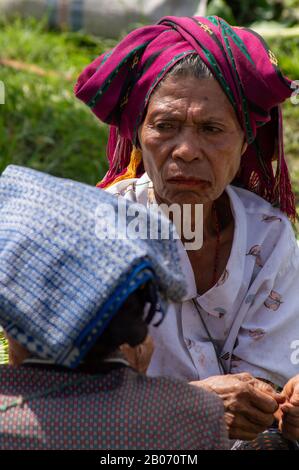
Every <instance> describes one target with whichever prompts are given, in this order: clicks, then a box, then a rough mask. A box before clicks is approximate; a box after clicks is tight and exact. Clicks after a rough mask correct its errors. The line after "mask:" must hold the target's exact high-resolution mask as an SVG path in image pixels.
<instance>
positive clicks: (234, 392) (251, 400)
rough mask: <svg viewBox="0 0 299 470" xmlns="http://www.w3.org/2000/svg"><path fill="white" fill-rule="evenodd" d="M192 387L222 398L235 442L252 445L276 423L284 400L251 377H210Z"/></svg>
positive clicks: (239, 375)
mask: <svg viewBox="0 0 299 470" xmlns="http://www.w3.org/2000/svg"><path fill="white" fill-rule="evenodd" d="M191 385H196V386H199V387H204V388H206V389H207V390H209V391H213V392H215V393H217V395H218V396H219V397H220V398H222V400H223V404H224V408H225V421H226V424H227V427H228V432H229V437H230V438H231V439H242V440H246V441H250V440H252V439H255V438H256V436H257V435H258V434H259V433H260V432H263V431H264V430H265V429H267V428H268V427H269V426H271V424H272V423H273V421H274V413H275V411H276V410H277V409H278V406H279V403H282V401H283V400H284V399H283V398H281V396H280V395H279V394H278V393H276V392H275V391H274V389H273V388H272V387H271V386H270V385H268V384H266V383H264V382H261V381H260V380H258V379H255V378H254V377H252V375H250V374H248V373H241V374H233V375H220V376H214V377H209V378H207V379H205V380H201V381H198V382H191Z"/></svg>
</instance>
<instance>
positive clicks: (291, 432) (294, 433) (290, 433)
mask: <svg viewBox="0 0 299 470" xmlns="http://www.w3.org/2000/svg"><path fill="white" fill-rule="evenodd" d="M281 432H282V435H283V437H285V438H286V439H289V440H290V441H295V440H297V439H299V428H298V427H296V426H292V425H291V424H286V425H284V424H283V425H282V429H281Z"/></svg>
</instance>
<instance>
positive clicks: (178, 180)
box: [166, 176, 210, 186]
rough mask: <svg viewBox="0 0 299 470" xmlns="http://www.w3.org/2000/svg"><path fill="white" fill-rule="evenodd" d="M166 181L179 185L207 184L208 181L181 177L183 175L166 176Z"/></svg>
mask: <svg viewBox="0 0 299 470" xmlns="http://www.w3.org/2000/svg"><path fill="white" fill-rule="evenodd" d="M166 181H167V183H170V184H175V185H180V186H208V185H210V182H209V181H207V180H202V179H200V178H191V177H190V178H185V177H184V178H183V177H181V176H180V177H174V178H168V179H167V180H166Z"/></svg>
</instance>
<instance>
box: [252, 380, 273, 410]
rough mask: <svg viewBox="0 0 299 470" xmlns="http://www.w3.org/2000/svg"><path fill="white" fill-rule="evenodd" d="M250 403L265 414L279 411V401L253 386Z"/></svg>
mask: <svg viewBox="0 0 299 470" xmlns="http://www.w3.org/2000/svg"><path fill="white" fill-rule="evenodd" d="M250 387H251V391H250V398H249V399H250V403H251V404H252V405H253V406H254V407H256V408H258V409H259V410H260V411H263V412H264V413H274V412H275V411H276V410H277V409H278V403H277V400H276V399H275V398H274V397H273V396H271V395H269V394H267V393H264V392H262V391H260V390H259V389H257V388H255V387H253V386H251V385H250Z"/></svg>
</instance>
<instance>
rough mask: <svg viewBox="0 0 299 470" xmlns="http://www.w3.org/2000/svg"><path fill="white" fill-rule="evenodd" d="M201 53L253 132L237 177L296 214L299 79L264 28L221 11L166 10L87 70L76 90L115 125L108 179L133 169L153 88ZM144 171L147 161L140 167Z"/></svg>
mask: <svg viewBox="0 0 299 470" xmlns="http://www.w3.org/2000/svg"><path fill="white" fill-rule="evenodd" d="M194 53H197V54H198V55H199V56H200V57H201V59H202V60H203V62H204V63H205V64H206V65H207V66H208V68H209V69H210V70H211V72H212V74H213V76H214V77H215V79H216V80H218V82H219V84H220V85H221V87H222V89H223V91H224V93H225V94H226V96H227V97H228V99H229V101H230V103H231V104H232V106H233V108H234V110H235V112H236V115H237V117H238V120H239V122H240V125H241V127H242V128H243V130H244V133H245V137H246V141H247V143H248V148H247V150H246V152H245V153H244V155H243V157H242V162H241V168H240V172H239V174H238V178H237V179H236V181H235V182H234V183H235V184H237V185H239V186H242V187H244V188H246V189H248V190H250V191H254V192H255V193H257V194H259V195H260V196H261V197H263V198H264V199H266V200H268V201H269V202H270V203H271V204H273V205H276V206H277V207H279V208H280V209H281V210H282V211H283V212H285V213H286V214H288V215H289V216H290V217H295V204H294V196H293V193H292V190H291V183H290V179H289V174H288V169H287V165H286V162H285V158H284V151H283V135H282V114H281V109H280V103H282V102H283V101H285V100H286V99H287V98H289V97H290V96H291V95H292V93H293V92H294V89H293V88H292V86H291V84H292V82H291V80H289V79H288V78H287V77H285V76H283V75H282V73H281V71H280V69H279V68H278V63H277V59H276V57H275V55H274V54H273V52H272V51H270V50H269V48H268V46H267V44H266V43H265V41H264V40H263V39H262V38H261V37H260V36H259V35H258V34H257V33H255V32H254V31H252V30H250V29H248V28H239V27H232V26H230V25H229V24H228V23H227V22H226V21H224V20H223V19H222V18H219V17H217V16H208V17H190V18H189V17H171V16H170V17H165V18H162V19H161V20H160V21H159V23H158V24H156V25H153V26H145V27H142V28H139V29H137V30H135V31H133V32H132V33H130V34H129V35H128V36H126V37H125V38H124V39H123V40H122V41H121V42H120V43H119V44H118V45H117V46H116V47H115V48H114V49H112V50H111V51H110V52H108V53H107V54H103V55H102V56H100V57H98V58H97V59H96V60H95V61H94V62H92V63H91V64H90V65H89V66H88V67H87V68H86V69H85V70H84V71H83V72H82V74H81V75H80V77H79V79H78V82H77V84H76V87H75V93H76V96H77V97H78V98H79V99H81V100H82V101H84V102H85V103H86V104H87V105H88V106H89V107H90V108H91V109H92V111H93V112H94V113H95V115H96V116H97V117H98V118H99V119H100V120H101V121H103V122H105V123H107V124H109V125H110V126H111V127H110V136H109V142H108V158H109V162H110V169H109V171H108V173H107V175H106V176H105V178H104V180H103V181H102V183H101V184H100V186H101V187H105V186H107V185H108V184H110V183H111V182H113V181H114V180H115V179H116V178H117V177H119V176H121V175H123V174H124V173H125V172H126V170H127V167H128V165H129V163H130V154H131V151H132V146H133V144H135V143H136V139H137V131H138V127H139V125H140V124H141V122H142V119H143V117H144V112H145V109H146V106H147V104H148V101H149V99H150V97H151V94H152V92H153V90H154V89H155V87H156V85H157V84H158V83H159V82H160V81H161V80H162V79H163V77H164V76H165V75H166V74H167V72H168V71H169V70H170V69H171V67H173V65H174V64H175V63H176V62H178V61H179V60H181V59H182V58H183V57H184V56H186V55H189V54H194ZM274 160H276V161H277V168H276V172H275V174H274V172H273V168H272V162H273V161H274ZM142 171H143V166H142V163H141V164H140V165H139V168H138V171H137V175H139V174H141V173H142Z"/></svg>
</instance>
